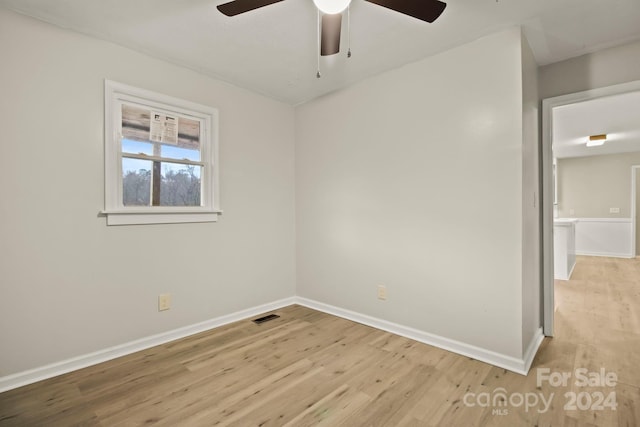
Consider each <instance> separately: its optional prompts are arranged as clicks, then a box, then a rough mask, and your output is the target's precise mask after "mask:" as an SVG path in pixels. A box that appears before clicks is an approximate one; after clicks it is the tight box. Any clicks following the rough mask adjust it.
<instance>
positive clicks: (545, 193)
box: [542, 81, 640, 336]
mask: <svg viewBox="0 0 640 427" xmlns="http://www.w3.org/2000/svg"><path fill="white" fill-rule="evenodd" d="M638 91H640V81H635V82H630V83H625V84H621V85H615V86H609V87H605V88H599V89H593V90H589V91H585V92H578V93H573V94H568V95H563V96H558V97H554V98H548V99H544V100H543V101H542V269H543V271H542V281H543V285H542V286H543V289H542V306H543V313H542V314H543V332H544V334H545V335H546V336H553V316H554V310H555V301H554V252H553V249H554V248H553V224H554V199H555V191H556V190H555V179H554V169H553V168H554V166H553V165H554V156H553V135H554V123H553V111H554V109H556V108H558V107H562V106H568V105H571V104H578V103H582V102H586V101H590V100H596V99H600V98H605V97H611V96H614V95H621V94H626V93H631V92H638ZM637 175H640V173H639V172H638V169H636V168H635V167H634V168H633V169H632V182H631V186H632V189H633V190H632V192H631V193H632V194H631V196H632V198H633V199H635V198H636V197H635V191H636V180H637ZM630 208H631V215H630V216H631V219H632V230H633V233H632V236H633V238H632V239H631V241H632V251H633V252H632V254H633V255H635V251H636V249H635V246H636V238H635V236H636V230H637V228H636V219H635V218H636V212H637V210H636V203H635V200H634V201H633V202H632V203H631V206H630Z"/></svg>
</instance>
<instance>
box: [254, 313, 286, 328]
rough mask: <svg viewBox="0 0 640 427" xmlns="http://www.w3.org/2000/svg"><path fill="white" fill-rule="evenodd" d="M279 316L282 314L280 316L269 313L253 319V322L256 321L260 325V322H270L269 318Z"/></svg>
mask: <svg viewBox="0 0 640 427" xmlns="http://www.w3.org/2000/svg"><path fill="white" fill-rule="evenodd" d="M278 317H280V316H278V315H277V314H269V315H267V316H264V317H259V318H257V319H253V323H256V324H258V325H259V324H260V323H264V322H268V321H269V320H273V319H277V318H278Z"/></svg>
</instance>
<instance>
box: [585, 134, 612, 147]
mask: <svg viewBox="0 0 640 427" xmlns="http://www.w3.org/2000/svg"><path fill="white" fill-rule="evenodd" d="M605 142H607V134H606V133H605V134H602V135H591V136H590V137H589V139H588V140H587V147H597V146H598V145H603V144H604V143H605Z"/></svg>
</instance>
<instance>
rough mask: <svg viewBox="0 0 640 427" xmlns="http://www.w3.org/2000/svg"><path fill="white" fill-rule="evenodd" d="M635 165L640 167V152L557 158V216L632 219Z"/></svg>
mask: <svg viewBox="0 0 640 427" xmlns="http://www.w3.org/2000/svg"><path fill="white" fill-rule="evenodd" d="M634 165H640V152H636V153H620V154H606V155H601V156H588V157H573V158H567V159H557V174H558V216H559V217H564V218H568V217H572V218H630V217H631V167H632V166H634ZM611 208H618V209H620V212H618V213H611V212H610V209H611Z"/></svg>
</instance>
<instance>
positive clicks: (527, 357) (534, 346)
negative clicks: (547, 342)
mask: <svg viewBox="0 0 640 427" xmlns="http://www.w3.org/2000/svg"><path fill="white" fill-rule="evenodd" d="M542 340H544V333H543V332H542V327H540V328H538V330H537V331H536V333H535V334H533V337H531V341H529V345H528V346H527V349H526V350H525V352H524V367H525V372H529V369H531V364H532V363H533V359H534V358H535V357H536V353H537V352H538V349H539V348H540V344H542Z"/></svg>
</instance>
